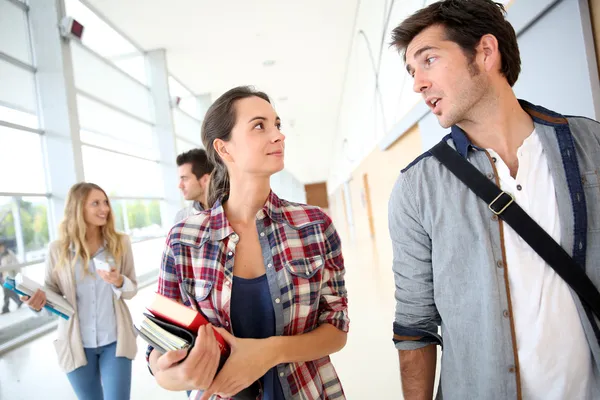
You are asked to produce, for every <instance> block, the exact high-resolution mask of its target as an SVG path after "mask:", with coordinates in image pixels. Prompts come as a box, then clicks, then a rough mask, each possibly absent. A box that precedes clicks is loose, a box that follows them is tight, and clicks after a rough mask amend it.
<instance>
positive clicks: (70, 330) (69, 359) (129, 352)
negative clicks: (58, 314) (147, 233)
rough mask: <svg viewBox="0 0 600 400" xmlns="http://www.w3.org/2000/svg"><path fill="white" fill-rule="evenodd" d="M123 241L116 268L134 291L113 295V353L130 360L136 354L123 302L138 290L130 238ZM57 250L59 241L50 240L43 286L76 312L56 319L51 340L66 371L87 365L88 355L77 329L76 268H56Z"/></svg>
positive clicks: (133, 337)
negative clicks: (53, 339)
mask: <svg viewBox="0 0 600 400" xmlns="http://www.w3.org/2000/svg"><path fill="white" fill-rule="evenodd" d="M122 241H123V255H122V257H121V262H120V263H119V265H118V266H117V269H118V270H119V272H120V273H121V274H122V275H124V276H126V277H127V278H129V279H130V280H131V282H132V283H133V290H131V291H127V292H125V291H124V292H122V294H121V298H120V299H117V297H116V295H115V296H113V304H114V307H115V316H116V320H117V354H116V355H117V357H127V358H129V359H130V360H133V359H134V358H135V355H136V353H137V345H136V340H135V333H134V331H133V322H132V319H131V314H130V313H129V309H128V308H127V305H126V304H125V301H124V299H131V298H133V296H135V294H136V293H137V279H136V275H135V269H134V266H133V253H132V250H131V241H130V240H129V237H128V236H127V235H123V236H122ZM59 251H60V248H59V243H58V242H52V243H51V244H50V246H49V250H48V257H47V259H46V278H45V280H44V285H45V286H46V287H48V288H49V289H51V290H53V291H55V292H57V293H59V294H62V295H63V296H64V297H65V299H66V300H67V301H68V302H69V303H70V304H71V305H72V306H73V308H74V309H75V314H74V315H73V317H72V318H70V319H69V320H68V321H67V320H66V319H64V318H59V319H58V320H59V322H58V335H57V339H56V340H55V341H54V347H55V348H56V354H57V355H58V362H59V365H60V367H61V368H62V369H63V370H64V371H65V372H67V373H68V372H71V371H73V370H75V369H77V368H79V367H82V366H84V365H86V364H87V358H86V356H85V352H84V350H83V342H82V340H81V333H80V331H79V317H78V315H77V292H76V285H75V271H74V270H73V268H60V269H56V268H55V266H56V264H57V263H58V259H59Z"/></svg>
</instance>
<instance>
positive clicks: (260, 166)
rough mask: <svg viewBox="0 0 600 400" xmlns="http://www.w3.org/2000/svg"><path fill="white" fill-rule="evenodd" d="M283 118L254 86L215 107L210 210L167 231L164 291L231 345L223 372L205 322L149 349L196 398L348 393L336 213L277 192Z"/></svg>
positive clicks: (210, 120) (169, 377)
mask: <svg viewBox="0 0 600 400" xmlns="http://www.w3.org/2000/svg"><path fill="white" fill-rule="evenodd" d="M284 140H285V136H284V135H283V133H282V132H281V122H280V119H279V117H278V116H277V114H276V113H275V110H274V109H273V107H272V105H271V103H270V100H269V97H268V96H267V95H266V94H264V93H262V92H258V91H255V90H254V89H252V88H250V87H237V88H234V89H231V90H230V91H228V92H227V93H225V94H223V95H222V96H221V97H220V98H219V99H218V100H217V101H215V102H214V104H213V105H212V106H211V107H210V108H209V110H208V111H207V113H206V117H205V119H204V123H203V126H202V142H203V144H204V147H205V148H206V151H207V153H208V156H209V158H210V159H211V161H212V162H213V163H214V165H215V166H216V167H215V171H214V172H213V175H212V178H211V183H210V188H209V198H208V203H209V205H212V208H211V209H209V210H206V211H203V212H202V213H200V214H198V215H194V216H191V217H189V218H187V219H185V220H184V221H182V222H180V223H179V224H177V225H175V226H174V227H173V229H172V230H171V232H170V234H169V237H168V239H167V243H166V247H165V251H164V254H163V260H162V266H161V272H160V277H159V283H158V292H159V293H161V294H163V295H165V296H168V297H170V298H173V299H175V300H177V301H180V302H182V303H184V304H186V305H187V306H189V307H193V308H195V309H197V310H199V311H201V312H202V313H203V314H204V315H205V316H206V317H207V318H208V319H209V321H210V322H211V324H213V325H214V326H215V327H218V328H216V329H217V330H218V331H219V332H220V333H221V335H222V336H223V337H224V338H225V340H226V341H227V342H228V343H229V345H230V347H231V354H230V356H229V358H228V359H227V362H226V363H225V365H224V366H223V368H222V369H221V370H220V371H219V372H218V373H216V371H217V366H218V364H219V351H218V348H217V342H216V340H215V338H214V335H213V333H212V329H210V327H207V328H200V331H199V332H198V341H197V342H196V345H195V346H194V348H193V349H192V350H191V351H190V354H189V356H188V357H187V358H186V359H185V360H184V361H183V362H181V363H179V361H181V359H183V358H184V357H185V355H186V351H185V350H184V351H181V352H168V353H166V354H164V355H162V356H161V355H160V353H158V352H156V351H153V350H152V349H151V348H150V349H149V352H148V359H149V363H150V368H151V370H152V371H153V373H154V375H155V377H156V380H157V382H158V383H159V384H160V386H162V387H163V388H165V389H168V390H193V391H194V392H192V394H191V395H190V398H191V399H202V400H205V399H211V398H212V399H216V398H224V399H228V398H236V399H241V398H251V399H262V400H266V399H268V400H283V399H299V400H300V399H302V400H310V399H344V398H345V396H344V392H343V390H342V386H341V383H340V381H339V378H338V376H337V374H336V372H335V369H334V368H333V365H332V364H331V360H330V358H329V355H330V354H332V353H335V352H337V351H339V350H340V349H342V348H343V347H344V345H345V344H346V335H347V332H348V327H349V319H348V313H347V307H348V301H347V294H346V288H345V283H344V261H343V257H342V252H341V244H340V239H339V236H338V234H337V232H336V230H335V228H334V227H333V224H332V222H331V219H330V218H329V217H328V216H327V215H326V214H325V213H323V212H322V211H321V210H320V209H319V208H318V207H312V206H307V205H304V204H295V203H290V202H288V201H285V200H282V199H280V198H278V197H277V196H276V195H275V194H274V193H273V192H272V191H271V189H270V177H271V175H273V174H275V173H277V172H279V171H281V170H282V169H283V167H284V163H283V158H284Z"/></svg>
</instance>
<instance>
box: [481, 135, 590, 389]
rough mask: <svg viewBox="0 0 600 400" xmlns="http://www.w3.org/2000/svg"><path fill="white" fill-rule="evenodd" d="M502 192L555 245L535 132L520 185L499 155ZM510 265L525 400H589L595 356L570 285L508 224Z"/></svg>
mask: <svg viewBox="0 0 600 400" xmlns="http://www.w3.org/2000/svg"><path fill="white" fill-rule="evenodd" d="M488 151H489V153H490V155H491V156H492V157H493V158H494V159H495V160H496V168H497V170H498V175H499V178H500V184H501V187H502V190H504V191H505V192H507V193H510V194H512V195H513V196H514V197H515V201H516V202H517V203H518V204H519V205H520V206H521V207H522V208H523V210H525V212H527V214H529V215H530V216H531V217H532V218H533V219H534V220H535V221H536V222H537V223H538V224H539V225H540V226H541V227H542V228H543V229H544V230H545V231H546V232H548V233H549V234H550V235H551V236H552V238H554V240H556V241H557V242H558V243H560V236H561V235H560V220H559V215H558V204H557V202H556V194H555V190H554V181H553V179H552V175H551V173H550V169H549V166H548V160H547V158H546V155H545V154H544V149H543V147H542V143H541V142H540V139H539V137H538V135H537V133H536V132H535V130H534V131H533V133H532V134H531V135H530V136H529V137H528V138H527V139H526V140H525V141H524V142H523V145H522V146H521V147H519V149H518V151H517V156H518V160H519V169H518V172H517V176H516V179H514V178H512V177H511V175H510V171H509V169H508V167H507V166H506V164H505V163H504V162H503V161H502V159H501V158H500V157H499V156H498V154H497V153H496V152H494V151H493V150H490V149H488ZM504 243H505V248H506V262H507V268H508V278H509V285H510V292H511V300H512V308H513V313H514V323H515V331H516V336H517V348H518V354H519V367H520V371H521V383H522V389H523V398H524V399H544V400H552V399H557V400H558V399H561V400H562V399H589V398H590V391H589V388H590V385H591V384H592V383H593V379H594V377H593V374H592V358H591V351H590V348H589V345H588V342H587V339H586V337H585V334H584V331H583V327H582V325H581V320H580V319H579V315H578V313H577V310H576V308H575V302H574V301H573V297H572V295H571V291H570V289H569V286H568V284H567V283H565V282H564V281H563V280H562V279H561V278H560V277H559V276H558V275H557V274H556V273H555V272H554V270H553V269H552V268H551V267H550V266H549V265H548V264H547V263H546V262H545V261H544V260H542V259H541V258H540V257H539V256H538V255H537V253H536V252H535V251H534V250H533V249H532V248H531V247H529V245H528V244H527V243H525V241H523V239H521V237H520V236H519V235H518V234H517V233H515V231H514V230H513V229H512V228H511V227H510V226H508V225H507V224H504Z"/></svg>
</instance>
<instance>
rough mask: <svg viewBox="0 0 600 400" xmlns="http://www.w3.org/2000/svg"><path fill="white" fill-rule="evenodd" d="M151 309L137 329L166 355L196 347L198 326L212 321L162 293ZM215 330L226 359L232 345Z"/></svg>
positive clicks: (146, 339) (222, 354)
mask: <svg viewBox="0 0 600 400" xmlns="http://www.w3.org/2000/svg"><path fill="white" fill-rule="evenodd" d="M147 309H148V311H149V313H144V318H143V320H142V321H141V323H140V324H139V325H137V326H135V325H134V328H135V329H136V330H137V332H138V333H139V335H140V336H141V337H142V338H143V339H144V340H145V341H146V342H148V343H149V344H150V345H151V346H152V347H154V348H155V349H156V350H158V351H159V352H161V353H163V354H164V353H166V352H167V351H174V350H181V349H190V348H191V347H193V346H194V343H195V341H196V337H197V336H198V329H199V328H200V326H202V325H207V324H208V323H209V322H208V320H207V319H206V317H205V316H204V315H203V314H202V313H200V312H198V311H196V310H194V309H192V308H188V307H186V306H185V305H183V304H181V303H178V302H177V301H174V300H172V299H170V298H168V297H165V296H163V295H161V294H158V293H156V294H155V295H154V299H153V301H152V303H151V304H150V305H149V306H148V307H147ZM213 331H214V334H215V338H216V339H217V342H218V344H219V349H220V351H221V356H222V357H221V358H222V359H224V358H226V357H227V356H228V355H229V346H228V345H227V343H226V342H225V340H224V339H223V337H222V336H221V335H220V334H219V333H218V332H217V331H216V330H214V329H213Z"/></svg>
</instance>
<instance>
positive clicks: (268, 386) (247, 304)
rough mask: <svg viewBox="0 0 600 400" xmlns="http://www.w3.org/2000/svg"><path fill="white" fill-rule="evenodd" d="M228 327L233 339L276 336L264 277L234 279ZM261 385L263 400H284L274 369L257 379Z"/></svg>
mask: <svg viewBox="0 0 600 400" xmlns="http://www.w3.org/2000/svg"><path fill="white" fill-rule="evenodd" d="M231 323H232V328H233V334H234V335H235V336H236V337H240V338H246V339H265V338H268V337H271V336H275V310H274V309H273V302H272V300H271V292H270V290H269V282H268V281H267V275H266V274H265V275H262V276H259V277H258V278H254V279H244V278H240V277H237V276H234V277H233V288H232V290H231ZM260 383H261V386H262V388H263V400H285V396H284V395H283V389H282V388H281V383H280V382H279V377H278V376H277V369H276V368H275V367H273V368H271V369H270V370H269V371H267V373H266V374H265V375H264V376H263V377H262V378H260Z"/></svg>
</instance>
